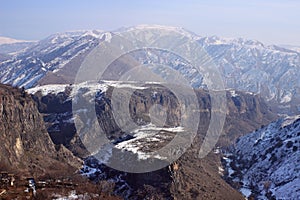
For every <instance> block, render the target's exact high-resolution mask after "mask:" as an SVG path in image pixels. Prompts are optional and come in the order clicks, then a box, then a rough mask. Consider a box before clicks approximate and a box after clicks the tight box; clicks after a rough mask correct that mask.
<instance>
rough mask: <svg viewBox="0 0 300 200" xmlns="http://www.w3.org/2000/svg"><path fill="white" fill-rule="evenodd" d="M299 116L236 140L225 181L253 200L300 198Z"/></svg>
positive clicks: (277, 122) (288, 118)
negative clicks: (252, 196) (234, 185)
mask: <svg viewBox="0 0 300 200" xmlns="http://www.w3.org/2000/svg"><path fill="white" fill-rule="evenodd" d="M299 150H300V116H295V117H286V118H284V119H280V120H278V121H276V122H274V123H271V124H270V125H268V126H266V127H264V128H262V129H260V130H258V131H255V132H253V133H250V134H247V135H245V136H243V137H241V138H240V139H238V141H237V143H236V144H235V150H234V151H233V152H232V153H233V154H232V155H231V157H230V159H231V163H230V164H229V165H228V166H230V167H228V166H227V171H228V172H230V173H229V174H228V175H229V179H231V180H232V181H233V182H236V183H240V184H241V185H240V186H241V191H242V192H243V193H244V194H245V195H246V194H247V196H248V197H249V196H250V194H251V193H253V195H254V196H256V197H257V199H272V198H276V199H297V198H299V196H300V151H299Z"/></svg>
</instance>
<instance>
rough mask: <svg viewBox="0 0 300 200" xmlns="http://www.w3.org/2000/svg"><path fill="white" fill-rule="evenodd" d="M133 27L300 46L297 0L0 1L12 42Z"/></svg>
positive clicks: (3, 27)
mask: <svg viewBox="0 0 300 200" xmlns="http://www.w3.org/2000/svg"><path fill="white" fill-rule="evenodd" d="M138 24H161V25H170V26H181V27H184V28H186V29H188V30H190V31H192V32H195V33H197V34H199V35H201V36H210V35H217V36H221V37H246V38H249V39H256V40H260V41H262V42H265V43H267V44H271V43H273V44H291V45H300V1H299V0H248V1H244V0H239V1H238V0H147V1H146V0H123V1H121V0H106V1H102V0H24V1H23V0H19V1H17V0H0V35H1V36H8V37H13V38H17V39H27V40H38V39H42V38H44V37H47V36H48V35H50V34H52V33H56V32H63V31H67V30H78V29H102V30H114V29H117V28H120V27H123V26H133V25H138Z"/></svg>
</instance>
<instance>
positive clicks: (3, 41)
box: [0, 36, 27, 45]
mask: <svg viewBox="0 0 300 200" xmlns="http://www.w3.org/2000/svg"><path fill="white" fill-rule="evenodd" d="M20 42H27V41H25V40H16V39H13V38H8V37H1V36H0V45H1V44H12V43H20Z"/></svg>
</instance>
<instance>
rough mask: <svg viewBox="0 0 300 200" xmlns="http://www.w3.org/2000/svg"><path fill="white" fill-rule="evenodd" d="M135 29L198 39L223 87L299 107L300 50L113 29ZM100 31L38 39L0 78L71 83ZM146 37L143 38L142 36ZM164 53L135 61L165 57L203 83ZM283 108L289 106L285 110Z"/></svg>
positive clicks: (5, 65)
mask: <svg viewBox="0 0 300 200" xmlns="http://www.w3.org/2000/svg"><path fill="white" fill-rule="evenodd" d="M131 30H137V31H140V33H139V34H144V35H145V36H146V35H149V33H151V31H153V30H167V31H174V32H176V33H180V34H183V35H185V36H186V37H188V38H190V39H193V40H197V41H198V43H199V44H200V45H201V46H202V47H203V48H204V49H205V50H206V51H207V52H208V54H209V55H210V56H211V57H212V58H213V60H214V62H215V64H216V65H217V67H218V68H219V70H220V72H221V74H222V76H223V78H224V81H225V83H226V87H227V88H234V89H237V90H242V91H249V92H253V93H260V94H261V95H263V97H264V98H265V99H266V100H268V101H270V102H274V103H279V104H280V105H281V109H285V111H286V110H293V111H294V112H298V110H300V108H299V107H297V105H298V104H299V103H300V79H299V78H298V77H299V76H300V70H299V69H300V53H299V52H297V51H293V50H288V49H284V48H282V47H278V46H266V45H264V44H263V43H261V42H258V41H254V40H247V39H242V38H238V39H226V38H219V37H216V36H212V37H200V36H198V35H196V34H194V33H191V32H188V31H186V30H184V29H182V28H177V27H164V26H149V25H141V26H137V27H131V28H124V29H120V30H117V31H116V32H122V31H123V32H124V31H131ZM110 34H111V33H107V32H106V33H105V32H103V31H75V32H67V33H58V34H54V35H52V36H50V37H48V38H46V39H44V40H41V41H39V42H38V43H36V44H35V45H34V46H32V47H30V48H27V49H26V50H24V51H22V52H18V53H16V55H15V56H14V57H13V58H12V59H9V60H6V61H4V62H2V63H0V69H1V72H0V81H1V82H2V83H9V84H13V85H17V86H24V87H25V88H30V87H34V86H36V85H43V84H49V83H72V81H73V79H74V77H75V75H76V72H77V70H78V68H79V66H80V64H81V62H82V61H83V60H84V58H85V56H86V55H87V54H88V53H89V52H90V51H91V50H92V49H94V47H95V46H97V45H98V44H99V42H101V40H105V38H109V35H110ZM145 39H147V37H145ZM163 54H165V52H161V53H159V52H156V54H154V56H153V53H152V55H150V54H149V55H150V56H149V55H147V56H144V57H143V58H142V59H140V60H139V62H141V63H143V64H145V63H149V62H150V63H151V62H153V61H159V62H161V60H165V61H163V64H168V65H169V66H171V67H172V68H173V69H176V70H178V71H179V72H180V73H181V74H184V75H185V76H186V77H192V85H193V86H194V87H201V85H202V84H203V83H202V81H203V80H202V77H201V76H199V74H197V72H193V70H192V68H191V69H190V68H189V66H188V65H187V64H186V63H184V62H182V61H178V60H176V59H174V58H173V60H171V61H168V60H167V58H168V57H166V55H163ZM286 112H287V111H286Z"/></svg>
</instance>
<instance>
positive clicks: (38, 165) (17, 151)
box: [0, 85, 80, 174]
mask: <svg viewBox="0 0 300 200" xmlns="http://www.w3.org/2000/svg"><path fill="white" fill-rule="evenodd" d="M0 134H1V142H2V145H0V158H1V159H0V160H1V164H2V165H3V167H4V168H6V170H12V171H14V172H16V171H25V172H29V173H30V174H42V173H45V172H46V169H47V168H48V167H53V166H54V168H56V167H55V165H56V166H57V167H60V166H67V165H68V164H67V163H68V162H69V164H70V166H74V167H75V166H76V167H79V166H80V162H79V160H78V159H77V158H75V157H74V156H72V154H71V153H70V152H69V151H68V150H67V149H66V148H64V147H61V148H59V147H57V149H55V146H54V144H53V143H52V141H51V139H50V138H49V135H48V133H47V131H46V128H45V124H44V120H43V118H42V116H41V115H40V113H39V112H38V109H37V106H36V103H35V102H34V101H33V100H32V98H31V97H30V96H29V95H28V94H27V93H25V91H24V89H18V88H13V87H11V86H7V85H0ZM2 170H3V168H2Z"/></svg>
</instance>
